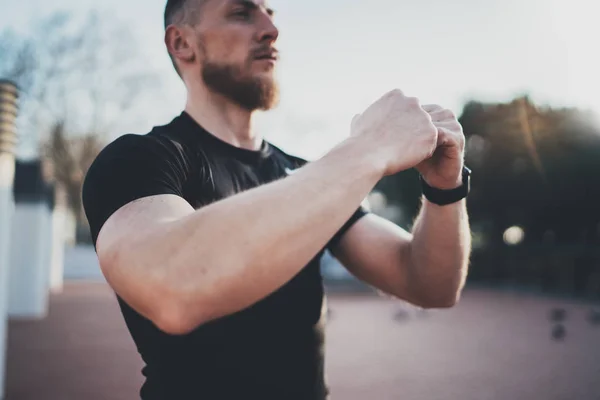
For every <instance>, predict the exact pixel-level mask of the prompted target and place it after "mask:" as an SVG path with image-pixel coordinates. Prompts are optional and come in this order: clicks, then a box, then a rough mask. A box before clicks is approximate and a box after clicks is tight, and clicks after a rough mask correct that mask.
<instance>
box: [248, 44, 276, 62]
mask: <svg viewBox="0 0 600 400" xmlns="http://www.w3.org/2000/svg"><path fill="white" fill-rule="evenodd" d="M252 57H253V58H275V59H279V50H277V49H276V48H275V47H261V48H258V49H256V50H254V51H253V52H252Z"/></svg>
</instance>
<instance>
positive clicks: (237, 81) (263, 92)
mask: <svg viewBox="0 0 600 400" xmlns="http://www.w3.org/2000/svg"><path fill="white" fill-rule="evenodd" d="M200 15H201V17H200V22H199V23H198V24H197V25H196V27H195V32H196V46H197V49H196V50H197V51H198V56H199V64H200V76H199V78H201V79H202V80H203V81H204V83H205V84H206V86H207V87H208V88H209V89H211V90H212V91H214V92H216V93H219V94H222V95H224V96H225V97H227V98H229V99H231V100H232V101H234V102H236V103H238V104H239V105H241V106H242V107H244V108H246V109H248V110H256V109H262V110H267V109H270V108H272V107H273V106H274V105H275V103H276V102H277V100H278V86H277V83H276V81H275V77H274V68H275V65H276V63H277V59H278V54H277V50H276V49H275V48H274V44H275V41H276V40H277V37H278V35H279V32H278V31H277V28H276V27H275V25H273V18H272V17H273V12H272V10H270V9H269V8H268V7H267V5H266V4H265V1H264V0H205V4H204V5H203V8H202V11H201V13H200Z"/></svg>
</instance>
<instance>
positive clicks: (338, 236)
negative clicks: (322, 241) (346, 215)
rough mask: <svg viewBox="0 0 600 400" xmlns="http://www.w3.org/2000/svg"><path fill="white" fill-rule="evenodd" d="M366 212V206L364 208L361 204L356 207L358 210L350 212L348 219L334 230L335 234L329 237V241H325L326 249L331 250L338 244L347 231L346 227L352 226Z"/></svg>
mask: <svg viewBox="0 0 600 400" xmlns="http://www.w3.org/2000/svg"><path fill="white" fill-rule="evenodd" d="M368 213H369V212H368V211H367V209H366V208H364V207H363V206H360V207H359V208H358V210H356V211H355V212H354V214H352V216H351V217H350V219H348V220H347V221H346V223H345V224H344V225H343V226H342V227H341V228H340V229H339V230H338V231H337V232H336V234H335V235H334V236H333V238H331V240H330V241H329V243H327V249H328V250H333V249H334V248H335V247H336V246H337V245H338V243H339V242H340V240H342V237H343V236H344V234H345V233H346V232H347V231H348V229H350V228H351V227H352V225H354V224H355V223H356V222H357V221H358V220H359V219H361V218H362V217H364V216H365V215H367V214H368Z"/></svg>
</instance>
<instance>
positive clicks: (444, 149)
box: [416, 105, 465, 189]
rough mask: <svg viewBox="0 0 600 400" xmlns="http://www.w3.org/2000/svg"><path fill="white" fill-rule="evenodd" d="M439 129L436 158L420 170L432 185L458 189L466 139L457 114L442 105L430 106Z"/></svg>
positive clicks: (421, 165) (434, 153)
mask: <svg viewBox="0 0 600 400" xmlns="http://www.w3.org/2000/svg"><path fill="white" fill-rule="evenodd" d="M423 109H424V110H425V111H426V112H427V113H428V114H429V115H430V117H431V121H432V122H433V124H434V125H435V127H436V129H437V146H436V149H435V151H434V152H433V155H432V156H431V157H430V158H428V159H426V160H424V161H422V162H421V163H420V164H419V165H417V167H416V168H417V170H418V171H419V172H420V173H421V175H422V176H423V179H425V182H427V183H428V184H429V185H430V186H433V187H436V188H438V189H454V188H456V187H459V186H460V185H461V184H462V168H463V164H464V151H465V136H464V134H463V130H462V126H461V125H460V123H459V122H458V120H457V119H456V116H455V115H454V113H453V112H452V111H450V110H447V109H444V108H443V107H441V106H438V105H426V106H423Z"/></svg>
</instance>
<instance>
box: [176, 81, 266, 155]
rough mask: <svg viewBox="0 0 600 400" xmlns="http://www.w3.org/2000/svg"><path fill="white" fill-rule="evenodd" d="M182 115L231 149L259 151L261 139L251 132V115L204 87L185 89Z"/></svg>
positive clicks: (249, 112)
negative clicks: (229, 145) (186, 93)
mask: <svg viewBox="0 0 600 400" xmlns="http://www.w3.org/2000/svg"><path fill="white" fill-rule="evenodd" d="M185 111H186V112H187V113H188V114H189V115H190V116H191V117H192V118H193V119H194V120H195V121H196V122H198V123H199V124H200V125H201V126H202V127H203V128H204V129H206V130H207V131H208V132H209V133H211V134H212V135H214V136H216V137H218V138H219V139H221V140H223V141H225V142H227V143H229V144H231V145H233V146H236V147H241V148H244V149H248V150H258V149H259V148H260V145H261V143H262V139H263V138H262V136H260V135H258V134H256V133H255V132H254V130H253V129H252V120H253V118H252V116H253V113H252V112H251V111H248V110H245V109H243V108H242V107H240V106H239V105H237V104H235V103H233V102H232V101H231V100H229V99H227V98H225V97H223V96H221V95H219V94H215V93H213V92H211V91H209V90H208V89H207V88H206V87H205V86H203V85H202V86H199V87H193V88H188V98H187V103H186V106H185Z"/></svg>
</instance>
